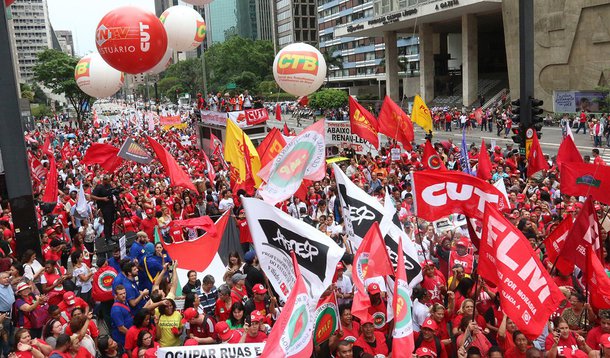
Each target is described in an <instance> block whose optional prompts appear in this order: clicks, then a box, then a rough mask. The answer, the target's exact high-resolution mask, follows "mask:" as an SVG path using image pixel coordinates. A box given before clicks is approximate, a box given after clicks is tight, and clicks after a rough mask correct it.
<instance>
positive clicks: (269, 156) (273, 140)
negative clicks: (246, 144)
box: [256, 128, 286, 168]
mask: <svg viewBox="0 0 610 358" xmlns="http://www.w3.org/2000/svg"><path fill="white" fill-rule="evenodd" d="M285 146H286V140H285V139H284V137H282V133H281V132H280V130H279V129H277V128H273V129H271V131H270V132H269V133H268V134H267V136H266V137H265V139H263V141H262V142H261V144H260V145H259V146H258V148H256V151H257V152H258V157H259V158H260V160H261V168H264V167H265V166H266V165H267V164H268V163H269V162H270V161H272V160H273V159H274V158H275V157H276V156H277V155H278V154H280V152H281V151H282V149H283V148H284V147H285Z"/></svg>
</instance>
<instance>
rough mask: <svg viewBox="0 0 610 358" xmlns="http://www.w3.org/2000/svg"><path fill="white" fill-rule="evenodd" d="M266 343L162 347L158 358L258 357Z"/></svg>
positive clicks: (158, 351) (158, 352)
mask: <svg viewBox="0 0 610 358" xmlns="http://www.w3.org/2000/svg"><path fill="white" fill-rule="evenodd" d="M264 346H265V343H235V344H206V345H201V346H186V347H183V346H180V347H161V348H159V349H158V350H157V358H212V357H214V358H220V357H223V358H248V357H258V356H259V355H260V354H261V353H262V352H263V348H264Z"/></svg>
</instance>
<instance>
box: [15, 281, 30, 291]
mask: <svg viewBox="0 0 610 358" xmlns="http://www.w3.org/2000/svg"><path fill="white" fill-rule="evenodd" d="M26 288H30V285H28V284H27V283H25V282H20V283H19V284H18V285H17V292H21V291H23V290H25V289H26Z"/></svg>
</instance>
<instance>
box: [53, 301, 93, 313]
mask: <svg viewBox="0 0 610 358" xmlns="http://www.w3.org/2000/svg"><path fill="white" fill-rule="evenodd" d="M57 307H59V309H60V310H62V311H64V312H66V313H67V314H68V316H69V317H72V311H74V309H75V308H76V307H80V308H82V309H83V310H86V309H87V308H88V307H89V305H88V304H87V302H85V300H83V299H82V298H80V297H76V296H75V297H74V304H73V305H71V306H68V305H67V304H66V302H65V301H61V302H59V304H58V305H57Z"/></svg>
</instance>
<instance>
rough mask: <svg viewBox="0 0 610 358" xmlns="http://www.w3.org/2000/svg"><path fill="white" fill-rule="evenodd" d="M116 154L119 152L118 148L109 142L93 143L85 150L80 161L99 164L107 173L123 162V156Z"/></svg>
mask: <svg viewBox="0 0 610 358" xmlns="http://www.w3.org/2000/svg"><path fill="white" fill-rule="evenodd" d="M117 154H119V148H116V147H114V146H112V145H110V144H104V143H93V144H91V146H90V147H89V148H88V149H87V152H85V156H84V157H83V160H82V163H83V164H99V165H100V166H101V167H102V168H104V170H105V171H107V172H108V173H113V172H114V171H115V170H116V169H117V168H118V167H119V166H120V165H121V164H123V158H121V157H119V156H117Z"/></svg>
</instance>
